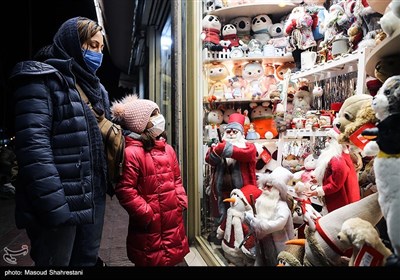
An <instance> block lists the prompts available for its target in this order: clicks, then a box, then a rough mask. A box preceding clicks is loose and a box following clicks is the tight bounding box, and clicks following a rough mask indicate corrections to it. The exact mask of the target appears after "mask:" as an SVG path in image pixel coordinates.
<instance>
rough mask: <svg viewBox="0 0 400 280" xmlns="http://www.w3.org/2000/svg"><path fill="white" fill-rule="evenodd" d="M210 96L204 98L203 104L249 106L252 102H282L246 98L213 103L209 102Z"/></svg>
mask: <svg viewBox="0 0 400 280" xmlns="http://www.w3.org/2000/svg"><path fill="white" fill-rule="evenodd" d="M207 99H208V96H205V97H204V100H203V104H212V103H216V104H239V105H241V104H248V103H251V102H255V103H262V102H271V103H273V102H281V100H271V99H269V98H261V99H250V98H248V99H246V98H241V99H231V100H218V101H213V102H209V101H208V100H207Z"/></svg>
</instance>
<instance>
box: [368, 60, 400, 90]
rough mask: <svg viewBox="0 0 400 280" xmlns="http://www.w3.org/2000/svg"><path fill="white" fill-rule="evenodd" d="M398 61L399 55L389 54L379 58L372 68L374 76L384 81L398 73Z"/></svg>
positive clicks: (399, 72) (399, 71)
mask: <svg viewBox="0 0 400 280" xmlns="http://www.w3.org/2000/svg"><path fill="white" fill-rule="evenodd" d="M398 61H400V55H389V56H386V57H383V58H381V59H380V60H379V61H378V62H377V64H376V66H375V69H374V76H375V78H377V79H378V80H379V81H381V82H382V83H384V82H385V81H386V79H387V78H389V77H391V76H394V75H399V74H400V68H399V67H398Z"/></svg>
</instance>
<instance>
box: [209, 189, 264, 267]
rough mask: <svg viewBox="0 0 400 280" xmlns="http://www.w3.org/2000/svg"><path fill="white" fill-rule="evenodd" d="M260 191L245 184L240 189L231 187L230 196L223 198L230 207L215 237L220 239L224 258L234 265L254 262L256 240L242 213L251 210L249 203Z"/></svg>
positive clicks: (248, 264)
mask: <svg viewBox="0 0 400 280" xmlns="http://www.w3.org/2000/svg"><path fill="white" fill-rule="evenodd" d="M261 193H262V191H261V190H260V189H259V188H257V187H256V186H254V185H246V186H243V187H242V188H240V189H233V190H232V191H231V194H230V197H229V198H227V199H224V202H225V203H226V202H229V203H230V207H229V208H228V210H227V216H226V219H225V220H224V221H223V222H222V224H221V225H220V226H219V227H218V228H217V238H218V239H222V243H221V248H222V250H223V251H224V256H225V258H226V259H227V260H229V261H230V262H232V263H233V264H235V265H236V266H251V265H253V264H254V259H255V255H256V253H255V251H256V248H255V246H256V240H255V236H254V235H253V234H252V233H251V231H250V227H249V226H248V225H247V224H246V223H245V222H244V213H245V212H247V211H252V206H251V205H252V203H254V202H255V201H256V200H257V198H258V197H259V196H260V195H261ZM251 196H253V201H252V200H251ZM253 206H254V205H253Z"/></svg>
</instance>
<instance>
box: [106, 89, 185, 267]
mask: <svg viewBox="0 0 400 280" xmlns="http://www.w3.org/2000/svg"><path fill="white" fill-rule="evenodd" d="M111 112H112V115H113V117H114V118H115V119H116V120H117V121H119V122H120V123H121V126H122V127H123V128H125V129H127V130H129V131H130V134H129V135H127V136H126V137H125V143H126V146H125V162H124V169H123V174H122V178H121V181H120V182H119V183H118V184H117V185H116V187H115V194H116V196H117V198H118V200H119V202H120V204H121V205H122V206H123V207H124V208H125V210H126V211H127V212H128V214H129V230H128V237H127V253H128V257H129V259H130V260H131V261H132V262H133V263H134V264H135V266H174V265H177V264H179V263H181V262H182V261H183V259H184V257H185V255H186V254H187V253H189V245H188V240H187V237H186V233H185V228H184V223H183V215H182V213H183V211H184V210H185V209H186V208H187V203H188V199H187V196H186V192H185V189H184V187H183V185H182V178H181V173H180V168H179V163H178V160H177V157H176V154H175V151H174V149H173V148H172V146H170V145H169V144H167V142H166V133H165V131H164V130H165V119H164V117H163V115H162V114H160V110H159V108H158V105H157V104H156V103H154V102H153V101H150V100H145V99H138V98H137V96H136V95H128V96H126V97H125V98H124V99H122V100H121V101H117V102H115V103H113V105H112V107H111Z"/></svg>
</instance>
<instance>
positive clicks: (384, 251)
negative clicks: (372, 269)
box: [337, 217, 392, 266]
mask: <svg viewBox="0 0 400 280" xmlns="http://www.w3.org/2000/svg"><path fill="white" fill-rule="evenodd" d="M337 238H338V239H339V242H340V243H341V244H345V246H347V247H348V246H351V247H352V248H353V253H352V255H351V257H350V260H349V266H384V265H385V264H386V259H387V258H388V257H389V256H390V255H391V254H392V252H391V251H390V250H389V249H388V248H387V247H386V246H385V244H384V243H383V242H382V240H381V238H380V236H379V233H378V231H377V230H376V228H375V227H374V226H373V225H372V224H371V223H370V222H368V221H365V220H363V219H360V218H358V217H355V218H350V219H347V220H346V221H344V223H343V224H342V227H341V229H340V231H339V233H338V235H337ZM371 258H372V260H371Z"/></svg>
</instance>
